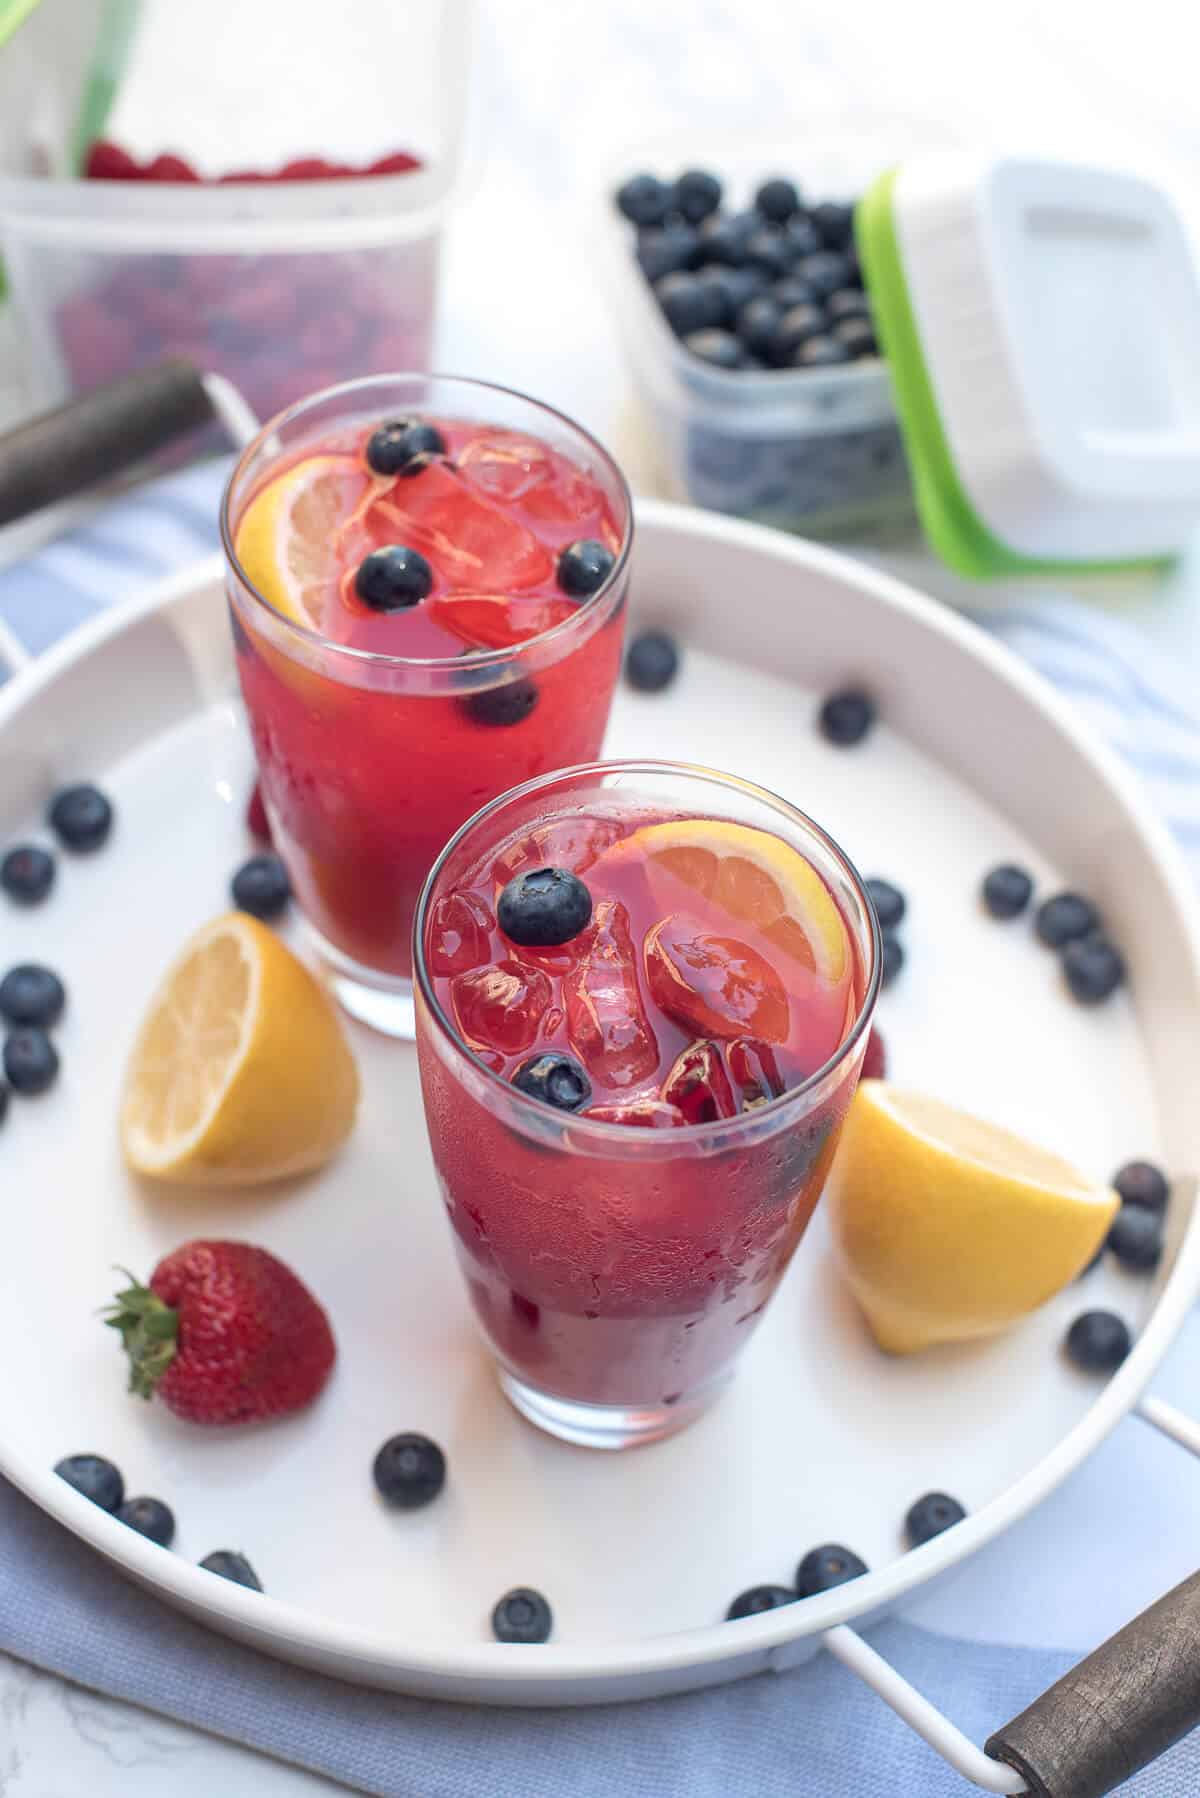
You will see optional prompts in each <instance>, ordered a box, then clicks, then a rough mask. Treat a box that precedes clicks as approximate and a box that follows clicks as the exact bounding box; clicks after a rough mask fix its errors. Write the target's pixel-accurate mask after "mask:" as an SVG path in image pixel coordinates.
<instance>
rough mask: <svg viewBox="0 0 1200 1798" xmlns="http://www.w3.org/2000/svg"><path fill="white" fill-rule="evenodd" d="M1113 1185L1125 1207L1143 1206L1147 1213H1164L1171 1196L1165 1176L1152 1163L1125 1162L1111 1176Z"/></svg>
mask: <svg viewBox="0 0 1200 1798" xmlns="http://www.w3.org/2000/svg"><path fill="white" fill-rule="evenodd" d="M1113 1185H1114V1186H1115V1187H1116V1189H1117V1191H1118V1192H1119V1193H1120V1195H1121V1198H1122V1200H1123V1202H1124V1203H1125V1204H1126V1205H1144V1206H1145V1207H1146V1209H1147V1211H1165V1210H1166V1208H1167V1200H1168V1199H1169V1198H1170V1196H1171V1188H1170V1185H1169V1183H1168V1181H1167V1176H1166V1175H1165V1174H1164V1173H1163V1171H1162V1169H1161V1168H1157V1167H1155V1165H1154V1163H1153V1162H1152V1161H1127V1162H1126V1163H1125V1165H1124V1167H1121V1168H1118V1169H1117V1171H1116V1173H1115V1174H1114V1175H1113Z"/></svg>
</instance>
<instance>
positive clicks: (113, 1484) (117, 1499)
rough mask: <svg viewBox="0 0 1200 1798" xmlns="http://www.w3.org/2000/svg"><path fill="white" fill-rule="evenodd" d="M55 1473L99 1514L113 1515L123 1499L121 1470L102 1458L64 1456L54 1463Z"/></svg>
mask: <svg viewBox="0 0 1200 1798" xmlns="http://www.w3.org/2000/svg"><path fill="white" fill-rule="evenodd" d="M54 1471H55V1473H56V1474H57V1475H58V1477H59V1479H60V1480H66V1482H67V1485H68V1486H74V1488H75V1490H76V1492H82V1494H83V1496H84V1498H90V1499H91V1501H92V1503H93V1504H94V1505H99V1506H100V1509H101V1510H102V1511H115V1510H116V1508H117V1506H118V1505H119V1504H120V1503H121V1500H122V1499H123V1498H124V1497H125V1482H124V1480H123V1479H122V1478H121V1470H120V1468H119V1467H114V1466H113V1464H112V1462H111V1461H106V1460H105V1458H104V1456H103V1455H67V1456H66V1457H65V1459H63V1460H61V1461H56V1462H55V1463H54Z"/></svg>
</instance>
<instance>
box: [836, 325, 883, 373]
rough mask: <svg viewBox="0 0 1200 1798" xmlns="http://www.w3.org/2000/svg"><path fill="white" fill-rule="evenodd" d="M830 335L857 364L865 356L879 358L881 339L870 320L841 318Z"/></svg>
mask: <svg viewBox="0 0 1200 1798" xmlns="http://www.w3.org/2000/svg"><path fill="white" fill-rule="evenodd" d="M829 335H830V336H831V337H832V338H833V341H834V342H835V343H840V344H841V346H842V348H843V349H844V350H845V351H846V352H847V353H848V354H849V355H850V356H852V357H853V358H854V360H855V361H856V362H857V361H859V360H861V359H862V358H863V357H864V356H878V354H879V339H878V338H877V337H876V335H875V327H874V325H873V324H872V323H871V321H870V319H869V318H839V319H838V320H837V321H836V322H835V324H834V326H833V329H832V330H831V331H830V333H829Z"/></svg>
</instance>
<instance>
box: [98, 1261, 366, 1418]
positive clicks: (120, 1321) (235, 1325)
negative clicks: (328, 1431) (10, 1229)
mask: <svg viewBox="0 0 1200 1798" xmlns="http://www.w3.org/2000/svg"><path fill="white" fill-rule="evenodd" d="M128 1277H129V1279H130V1281H131V1284H130V1285H129V1287H128V1288H127V1289H126V1290H125V1291H124V1292H119V1293H118V1294H117V1297H116V1302H115V1303H114V1304H113V1305H111V1306H110V1307H109V1308H108V1311H107V1313H106V1318H105V1321H106V1322H107V1323H108V1324H109V1326H110V1328H112V1329H114V1330H119V1331H120V1334H121V1341H122V1343H123V1345H124V1348H125V1352H126V1354H127V1355H128V1356H129V1364H130V1372H129V1390H130V1391H131V1392H135V1393H137V1394H138V1395H139V1397H141V1398H149V1397H150V1396H151V1394H152V1393H157V1394H158V1395H159V1397H160V1398H161V1399H162V1400H163V1402H164V1403H165V1404H166V1405H167V1406H168V1407H169V1408H170V1409H171V1410H172V1411H174V1413H175V1415H176V1416H177V1417H185V1418H187V1419H188V1421H189V1422H191V1423H211V1424H221V1423H246V1422H249V1421H254V1420H258V1419H261V1418H265V1417H280V1416H282V1415H283V1414H284V1413H285V1412H288V1411H298V1410H300V1409H301V1408H302V1407H303V1406H304V1405H309V1404H311V1403H312V1401H313V1400H314V1399H315V1398H316V1396H317V1394H318V1393H319V1392H320V1391H321V1388H322V1387H323V1386H324V1384H325V1382H326V1380H327V1379H328V1378H329V1375H330V1372H331V1370H332V1368H333V1363H334V1358H335V1356H336V1354H337V1348H336V1345H335V1343H334V1340H333V1331H332V1330H331V1329H330V1327H329V1319H328V1317H326V1315H325V1313H324V1311H323V1310H322V1309H321V1307H320V1305H319V1304H318V1303H317V1301H316V1299H315V1298H314V1297H313V1295H312V1293H311V1292H309V1290H308V1288H307V1287H306V1286H305V1285H303V1284H302V1283H301V1281H299V1280H298V1279H297V1278H296V1276H295V1274H294V1273H292V1271H291V1269H290V1268H288V1267H285V1266H284V1264H283V1262H282V1261H279V1260H277V1259H276V1257H275V1256H274V1255H271V1254H268V1252H267V1250H266V1249H257V1248H254V1247H253V1246H252V1244H250V1243H248V1242H188V1243H185V1244H184V1245H183V1247H182V1248H180V1249H176V1250H175V1251H174V1253H173V1254H171V1255H168V1256H167V1257H166V1258H165V1260H162V1261H160V1262H159V1264H158V1266H157V1267H156V1268H155V1270H154V1272H153V1274H152V1275H151V1276H150V1284H149V1285H148V1286H139V1285H138V1284H137V1283H136V1282H134V1281H133V1276H132V1275H129V1276H128Z"/></svg>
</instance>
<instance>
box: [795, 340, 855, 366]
mask: <svg viewBox="0 0 1200 1798" xmlns="http://www.w3.org/2000/svg"><path fill="white" fill-rule="evenodd" d="M850 360H851V355H850V351H849V350H848V349H847V348H846V346H845V344H844V343H841V342H839V340H838V339H837V338H836V337H826V336H824V335H821V336H818V337H808V338H806V339H805V341H804V342H803V343H799V344H797V345H796V348H795V349H794V350H793V351H792V355H791V365H792V367H793V368H840V367H841V366H842V364H843V363H846V362H849V361H850Z"/></svg>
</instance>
